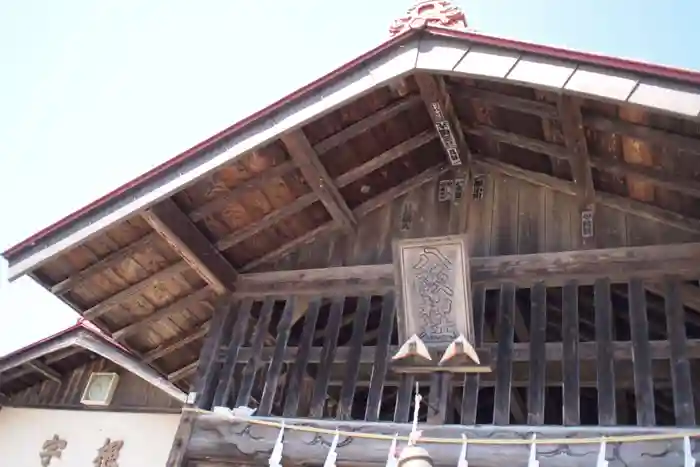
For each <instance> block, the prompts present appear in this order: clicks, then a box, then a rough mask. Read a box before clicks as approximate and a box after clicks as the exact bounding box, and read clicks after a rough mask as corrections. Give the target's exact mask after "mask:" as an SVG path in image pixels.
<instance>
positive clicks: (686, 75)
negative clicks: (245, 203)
mask: <svg viewBox="0 0 700 467" xmlns="http://www.w3.org/2000/svg"><path fill="white" fill-rule="evenodd" d="M424 30H426V31H428V32H429V33H430V34H433V35H435V36H442V37H452V38H456V39H463V40H470V41H472V42H474V43H477V44H482V45H491V46H494V47H502V48H508V49H515V50H519V51H521V52H530V53H534V54H539V55H544V56H548V57H553V58H560V59H566V60H574V61H580V62H585V63H587V64H590V65H598V66H603V67H612V68H616V69H620V70H623V71H630V72H637V73H643V74H648V75H653V76H657V77H662V78H668V79H672V80H677V81H681V82H685V83H693V84H700V72H697V71H692V70H687V69H682V68H673V67H668V66H663V65H654V64H650V63H644V62H640V61H636V60H629V59H623V58H615V57H610V56H606V55H600V54H594V53H589V52H579V51H574V50H568V49H563V48H558V47H552V46H548V45H540V44H533V43H529V42H522V41H518V40H514V39H507V38H503V37H497V36H488V35H484V34H480V33H474V32H468V31H455V30H450V29H445V28H438V27H431V26H427V27H425V28H424ZM420 31H422V30H417V29H413V30H408V31H406V32H405V33H402V34H399V35H397V36H395V37H392V38H391V39H389V40H387V41H385V42H383V43H382V44H380V45H379V46H377V47H375V48H374V49H372V50H370V51H368V52H366V53H364V54H362V55H360V56H359V57H357V58H355V59H354V60H352V61H350V62H348V63H346V64H345V65H343V66H341V67H339V68H337V69H336V70H334V71H332V72H330V73H328V74H326V75H324V76H322V77H320V78H318V79H317V80H315V81H312V82H311V83H309V84H307V85H306V86H304V87H302V88H300V89H298V90H296V91H294V92H293V93H291V94H289V95H287V96H285V97H283V98H282V99H280V100H278V101H276V102H274V103H272V104H271V105H269V106H267V107H265V108H263V109H262V110H259V111H258V112H255V113H253V114H252V115H250V116H248V117H246V118H244V119H243V120H240V121H239V122H237V123H235V124H233V125H231V126H230V127H228V128H226V129H225V130H223V131H221V132H219V133H217V134H215V135H214V136H212V137H210V138H208V139H206V140H204V141H203V142H201V143H199V144H197V145H195V146H193V147H191V148H190V149H188V150H186V151H185V152H183V153H181V154H179V155H177V156H175V157H173V158H172V159H169V160H167V161H165V162H164V163H162V164H160V165H158V166H156V167H154V168H153V169H151V170H149V171H147V172H145V173H144V174H142V175H140V176H138V177H136V178H135V179H133V180H131V181H130V182H128V183H126V184H124V185H122V186H120V187H119V188H117V189H115V190H113V191H112V192H110V193H107V194H106V195H104V196H102V197H100V198H98V199H97V200H95V201H93V202H92V203H90V204H88V205H86V206H85V207H83V208H81V209H79V210H77V211H75V212H73V213H72V214H69V215H68V216H66V217H64V218H63V219H60V220H58V221H56V222H54V223H53V224H51V225H49V226H48V227H46V228H44V229H42V230H40V231H39V232H37V233H35V234H34V235H32V236H30V237H29V238H27V239H25V240H23V241H21V242H19V243H17V244H16V245H14V246H12V247H10V248H8V249H7V250H5V251H4V252H3V253H2V256H3V257H5V258H8V257H11V256H12V255H15V254H17V253H18V252H20V251H21V250H23V249H25V248H27V247H29V246H31V245H33V244H35V243H37V242H39V241H40V240H41V239H42V238H44V237H46V236H47V235H49V234H51V233H53V232H55V231H56V230H58V229H60V228H61V227H63V226H64V225H66V224H68V223H70V222H72V221H74V220H76V219H78V218H79V217H81V216H82V215H84V214H87V213H88V212H90V211H92V210H93V209H96V208H98V207H100V206H101V205H103V204H104V203H106V202H107V201H109V200H111V199H113V198H114V197H116V196H118V195H120V194H122V193H124V192H125V191H127V190H129V189H131V188H134V187H136V186H138V185H139V184H141V183H144V182H146V181H148V180H149V179H151V178H153V177H155V176H156V175H158V174H159V173H161V172H162V171H164V170H166V169H168V168H169V167H171V166H173V165H175V164H178V163H180V162H182V161H185V160H187V159H188V158H190V157H192V156H194V155H195V154H197V153H199V152H200V151H202V150H205V149H206V148H207V147H209V146H210V145H213V144H216V143H217V142H219V141H221V140H222V139H224V138H226V137H228V136H230V135H231V134H233V133H235V132H236V131H239V130H241V129H243V128H244V127H246V126H248V125H251V124H253V123H255V122H256V121H257V120H259V119H261V118H263V117H265V116H267V115H268V114H270V113H272V112H274V111H275V110H277V109H279V108H280V107H282V106H284V105H286V104H288V103H290V102H291V101H293V100H296V99H299V98H301V97H303V96H304V95H306V94H308V93H310V92H312V91H314V90H315V89H316V88H318V87H320V86H322V85H323V84H325V83H327V82H329V81H331V80H333V79H335V78H337V77H339V76H340V75H342V74H344V73H346V72H349V71H351V70H352V69H354V68H355V67H357V66H359V65H361V64H362V62H364V61H365V60H368V59H370V58H372V57H373V56H375V55H378V54H380V53H381V52H383V51H384V50H386V49H388V48H390V47H391V46H393V45H394V44H396V43H399V42H401V41H403V40H405V39H407V38H408V37H410V36H412V35H415V34H417V33H419V32H420Z"/></svg>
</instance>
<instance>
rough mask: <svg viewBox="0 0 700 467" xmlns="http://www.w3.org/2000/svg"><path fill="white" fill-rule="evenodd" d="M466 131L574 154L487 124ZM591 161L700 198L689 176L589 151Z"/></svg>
mask: <svg viewBox="0 0 700 467" xmlns="http://www.w3.org/2000/svg"><path fill="white" fill-rule="evenodd" d="M466 131H467V132H468V133H469V134H473V135H475V136H479V137H482V138H491V139H494V140H496V141H498V142H499V143H506V144H509V145H512V146H516V147H519V148H523V149H527V150H529V151H533V152H538V153H542V154H546V155H547V156H550V157H553V158H555V159H557V160H562V161H565V160H569V159H570V157H571V156H570V154H569V151H568V149H567V148H565V147H563V146H560V145H558V144H554V143H548V142H546V141H541V140H538V139H534V138H528V137H527V136H523V135H518V134H516V133H510V132H507V131H503V130H499V129H496V128H491V127H488V126H485V125H480V126H477V127H474V128H469V129H468V130H466ZM590 163H591V166H592V167H595V168H596V169H598V170H602V171H605V172H608V173H611V174H613V175H617V176H619V177H623V176H627V175H635V176H637V177H640V178H643V179H645V180H647V181H649V182H651V183H654V184H655V185H657V186H660V187H662V188H665V189H667V190H673V191H677V192H679V193H683V194H686V195H688V196H693V197H696V198H700V183H698V182H697V181H694V180H692V179H690V178H684V177H681V176H676V175H671V174H668V173H666V172H665V171H664V170H662V169H660V168H655V167H649V166H643V165H638V164H630V163H629V162H625V161H622V160H617V159H612V158H609V157H603V156H600V155H596V154H591V155H590Z"/></svg>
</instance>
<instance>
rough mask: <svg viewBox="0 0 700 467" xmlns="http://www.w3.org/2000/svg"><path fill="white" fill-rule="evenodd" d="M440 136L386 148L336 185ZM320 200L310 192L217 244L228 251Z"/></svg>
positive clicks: (423, 136) (424, 135)
mask: <svg viewBox="0 0 700 467" xmlns="http://www.w3.org/2000/svg"><path fill="white" fill-rule="evenodd" d="M435 137H436V135H435V133H434V132H432V131H425V132H423V133H420V134H418V135H416V136H414V137H412V138H409V139H407V140H406V141H403V142H401V143H399V144H397V145H396V146H394V147H392V148H390V149H388V150H386V151H384V152H383V153H382V154H380V155H379V156H377V157H375V158H373V159H370V160H368V161H367V162H365V163H364V164H361V165H359V166H357V167H355V168H353V169H350V170H348V171H347V172H345V173H344V174H342V175H340V176H339V177H337V178H336V179H335V185H336V186H337V187H338V188H343V187H345V186H348V185H350V184H351V183H354V182H356V181H357V180H359V179H361V178H362V177H364V176H366V175H368V174H369V173H371V172H373V171H375V170H377V169H379V168H381V167H384V166H385V165H386V164H389V163H390V162H392V161H394V160H396V159H399V158H401V157H403V156H405V155H406V154H408V153H410V152H411V151H414V150H415V149H418V148H420V147H421V146H424V145H425V144H427V143H429V142H430V141H432V140H434V139H435ZM317 200H318V197H317V196H316V194H315V193H313V192H311V193H307V194H305V195H302V196H300V197H299V198H297V199H295V200H294V201H292V202H291V203H289V204H288V205H286V206H283V207H281V208H279V209H277V210H275V211H272V212H270V213H268V214H266V215H265V216H264V217H263V218H262V219H260V220H258V221H257V222H254V223H252V224H249V225H247V226H245V227H243V228H240V229H237V230H236V231H234V232H231V233H230V234H228V235H225V236H224V237H222V238H221V239H220V240H219V241H218V242H216V247H217V248H218V249H219V250H227V249H229V248H231V247H233V246H235V245H237V244H239V243H241V242H242V241H244V240H246V239H248V238H250V237H252V236H254V235H256V234H257V233H259V232H261V231H263V230H265V229H267V228H269V227H272V226H273V225H275V224H277V223H278V222H280V221H281V220H283V219H286V218H287V217H290V216H293V215H294V214H297V213H299V212H301V211H303V210H304V209H305V208H307V207H309V206H311V205H312V204H313V203H315V202H316V201H317Z"/></svg>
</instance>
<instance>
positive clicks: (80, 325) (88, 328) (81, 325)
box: [0, 318, 132, 361]
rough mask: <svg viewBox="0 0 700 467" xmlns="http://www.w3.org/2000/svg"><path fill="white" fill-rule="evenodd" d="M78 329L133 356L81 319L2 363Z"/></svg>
mask: <svg viewBox="0 0 700 467" xmlns="http://www.w3.org/2000/svg"><path fill="white" fill-rule="evenodd" d="M78 329H84V330H86V331H88V332H90V333H92V334H94V335H96V336H98V337H100V338H101V339H104V340H106V341H107V342H108V343H109V344H111V345H113V346H114V347H117V348H119V349H120V350H122V351H124V352H126V353H127V354H129V355H132V353H131V352H130V351H129V350H128V349H126V348H125V347H124V346H123V345H121V344H120V343H119V342H117V341H116V340H114V339H113V338H112V337H110V336H108V335H107V334H105V333H104V332H102V331H101V330H100V329H99V328H98V327H97V326H95V325H94V324H92V323H91V322H89V321H87V320H86V319H85V318H79V319H78V321H77V322H76V323H75V324H72V325H70V326H68V327H67V328H65V329H62V330H61V331H58V332H57V333H55V334H51V335H49V336H47V337H44V338H42V339H39V340H38V341H35V342H32V343H31V344H27V345H25V346H24V347H22V348H20V349H17V350H14V351H12V352H10V353H8V354H6V355H3V356H1V357H0V361H1V360H5V359H7V358H10V357H13V356H15V355H17V354H20V353H22V352H26V351H28V350H31V349H33V348H34V347H37V346H39V345H41V344H45V343H46V342H50V341H52V340H54V339H58V338H59V337H63V336H65V335H66V334H68V333H71V332H73V331H76V330H78Z"/></svg>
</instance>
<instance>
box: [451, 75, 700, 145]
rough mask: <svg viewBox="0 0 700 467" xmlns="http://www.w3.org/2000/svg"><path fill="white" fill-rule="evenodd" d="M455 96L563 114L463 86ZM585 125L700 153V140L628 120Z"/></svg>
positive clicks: (593, 120)
mask: <svg viewBox="0 0 700 467" xmlns="http://www.w3.org/2000/svg"><path fill="white" fill-rule="evenodd" d="M451 90H452V92H453V94H454V95H455V96H458V98H459V99H472V98H474V99H480V100H482V101H483V102H485V103H488V104H491V105H495V106H497V107H502V108H507V109H511V110H517V111H519V112H523V113H526V114H530V115H537V116H538V117H542V118H549V119H553V120H556V119H557V118H558V114H559V112H558V111H557V108H556V107H555V106H554V105H552V104H548V103H546V102H539V101H534V100H531V99H523V98H521V97H515V96H508V95H505V94H501V93H495V92H489V91H483V90H481V89H475V88H470V87H463V86H454V87H451ZM583 124H584V125H585V126H587V127H590V128H593V129H595V130H598V131H602V132H605V133H616V134H620V135H626V136H630V137H632V138H635V139H639V140H642V141H646V142H648V143H652V144H660V145H671V146H674V147H675V148H677V149H682V150H685V151H688V152H691V153H695V154H700V138H692V137H690V136H685V135H679V134H676V133H672V132H670V131H666V130H660V129H656V128H651V127H648V126H645V125H640V124H637V123H632V122H626V121H624V120H619V119H612V118H607V117H603V116H601V115H585V116H584V117H583Z"/></svg>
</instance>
